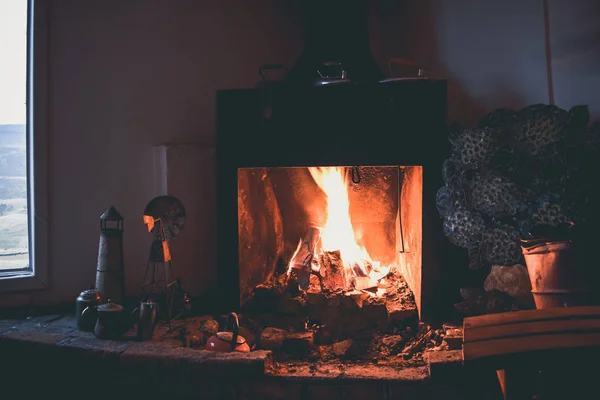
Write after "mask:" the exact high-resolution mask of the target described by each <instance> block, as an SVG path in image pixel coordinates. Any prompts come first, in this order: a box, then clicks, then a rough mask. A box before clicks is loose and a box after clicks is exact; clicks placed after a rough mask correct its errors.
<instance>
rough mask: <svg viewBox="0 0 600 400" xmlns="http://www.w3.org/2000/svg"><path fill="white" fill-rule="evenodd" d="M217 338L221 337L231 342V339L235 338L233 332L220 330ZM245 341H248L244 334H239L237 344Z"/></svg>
mask: <svg viewBox="0 0 600 400" xmlns="http://www.w3.org/2000/svg"><path fill="white" fill-rule="evenodd" d="M217 339H220V340H222V341H224V342H227V343H231V341H232V340H233V333H232V332H218V333H217ZM244 343H246V339H244V337H243V336H240V335H238V337H237V344H244Z"/></svg>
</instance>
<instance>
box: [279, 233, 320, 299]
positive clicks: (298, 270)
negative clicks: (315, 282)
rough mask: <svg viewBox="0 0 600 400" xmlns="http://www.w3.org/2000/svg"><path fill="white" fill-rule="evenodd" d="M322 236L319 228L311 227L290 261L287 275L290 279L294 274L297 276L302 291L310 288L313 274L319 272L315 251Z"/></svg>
mask: <svg viewBox="0 0 600 400" xmlns="http://www.w3.org/2000/svg"><path fill="white" fill-rule="evenodd" d="M320 234H321V231H320V229H319V228H317V227H316V226H311V227H310V228H309V230H308V232H307V233H306V236H305V237H304V239H303V240H301V241H300V243H298V247H297V248H296V251H295V252H294V255H293V256H292V259H291V260H290V263H289V267H288V274H287V275H288V277H289V276H290V274H291V273H292V272H294V273H295V274H296V276H297V279H298V286H299V288H300V289H301V290H307V289H308V288H309V285H310V275H311V273H317V272H318V271H319V265H318V263H317V260H315V249H316V246H317V243H318V241H319V237H320Z"/></svg>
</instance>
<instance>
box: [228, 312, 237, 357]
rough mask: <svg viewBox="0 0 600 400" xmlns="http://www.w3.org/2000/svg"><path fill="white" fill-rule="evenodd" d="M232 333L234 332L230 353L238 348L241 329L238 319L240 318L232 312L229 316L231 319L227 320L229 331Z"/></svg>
mask: <svg viewBox="0 0 600 400" xmlns="http://www.w3.org/2000/svg"><path fill="white" fill-rule="evenodd" d="M230 329H231V332H233V335H231V348H230V351H234V350H235V348H236V347H237V340H238V335H239V333H238V331H239V329H240V321H239V319H238V316H237V314H236V313H234V312H232V313H230V314H229V317H228V318H227V330H230Z"/></svg>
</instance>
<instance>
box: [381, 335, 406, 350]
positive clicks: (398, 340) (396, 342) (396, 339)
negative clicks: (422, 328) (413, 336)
mask: <svg viewBox="0 0 600 400" xmlns="http://www.w3.org/2000/svg"><path fill="white" fill-rule="evenodd" d="M381 342H382V343H383V344H384V345H385V346H387V347H389V348H390V349H391V350H395V351H399V350H402V348H403V346H404V338H403V337H402V336H400V335H389V336H385V337H384V338H383V339H382V340H381Z"/></svg>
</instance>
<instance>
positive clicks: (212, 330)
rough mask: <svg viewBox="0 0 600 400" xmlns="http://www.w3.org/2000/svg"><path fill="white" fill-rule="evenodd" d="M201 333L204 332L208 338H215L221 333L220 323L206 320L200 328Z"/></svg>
mask: <svg viewBox="0 0 600 400" xmlns="http://www.w3.org/2000/svg"><path fill="white" fill-rule="evenodd" d="M200 332H202V333H203V334H204V336H206V337H207V338H209V337H211V336H215V335H216V334H217V332H219V323H218V322H217V321H215V320H214V319H209V320H206V321H204V323H203V324H202V325H201V326H200Z"/></svg>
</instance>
